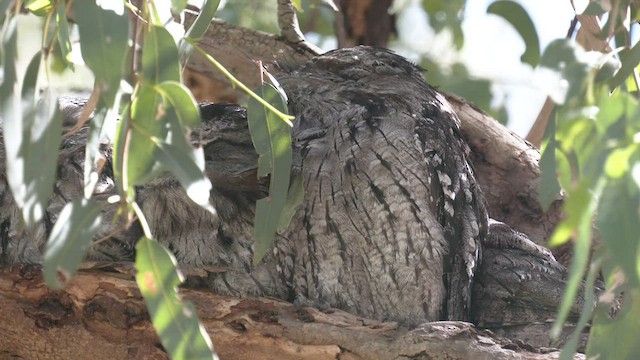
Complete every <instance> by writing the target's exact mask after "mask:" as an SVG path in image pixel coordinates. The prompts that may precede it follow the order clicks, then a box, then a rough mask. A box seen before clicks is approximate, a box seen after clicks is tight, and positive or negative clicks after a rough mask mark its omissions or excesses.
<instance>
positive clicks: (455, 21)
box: [421, 0, 465, 50]
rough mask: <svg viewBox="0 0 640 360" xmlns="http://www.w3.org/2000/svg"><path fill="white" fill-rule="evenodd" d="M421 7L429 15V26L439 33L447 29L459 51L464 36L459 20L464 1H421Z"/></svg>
mask: <svg viewBox="0 0 640 360" xmlns="http://www.w3.org/2000/svg"><path fill="white" fill-rule="evenodd" d="M421 2H422V6H423V7H424V9H425V11H426V12H427V14H428V15H429V24H431V27H432V28H433V29H434V30H435V31H436V32H440V31H442V30H444V29H449V30H450V31H451V33H452V35H453V42H454V45H455V46H456V48H457V49H458V50H459V49H461V48H462V45H464V34H463V32H462V26H461V24H462V21H461V19H460V17H461V14H462V12H463V8H464V4H465V1H464V0H422V1H421Z"/></svg>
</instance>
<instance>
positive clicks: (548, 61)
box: [535, 39, 591, 104]
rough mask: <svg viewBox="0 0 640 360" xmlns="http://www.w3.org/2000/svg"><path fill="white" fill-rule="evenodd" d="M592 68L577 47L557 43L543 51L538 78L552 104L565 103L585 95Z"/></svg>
mask: <svg viewBox="0 0 640 360" xmlns="http://www.w3.org/2000/svg"><path fill="white" fill-rule="evenodd" d="M590 67H591V64H590V63H589V59H588V58H587V57H586V56H585V52H584V50H583V49H582V48H581V47H580V46H579V45H578V44H576V43H575V42H573V41H571V40H566V39H561V40H554V41H552V42H551V43H550V44H549V45H547V48H546V49H545V50H544V53H543V54H542V57H541V58H540V64H539V66H538V68H537V69H536V74H535V75H536V77H537V80H538V83H539V84H540V85H541V86H544V90H545V91H546V92H547V93H548V94H549V96H550V97H551V98H552V99H553V101H555V102H556V103H557V104H564V103H566V102H568V101H569V100H571V99H573V98H575V97H577V96H580V95H581V94H582V90H583V89H584V86H585V84H586V78H587V74H588V73H589V69H590Z"/></svg>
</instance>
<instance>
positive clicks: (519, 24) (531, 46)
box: [487, 0, 540, 66]
mask: <svg viewBox="0 0 640 360" xmlns="http://www.w3.org/2000/svg"><path fill="white" fill-rule="evenodd" d="M487 13H489V14H494V15H498V16H500V17H502V18H503V19H505V20H507V21H508V22H509V23H510V24H511V26H513V27H514V28H515V29H516V31H517V32H518V34H520V37H522V40H523V41H524V44H525V51H524V53H523V54H522V56H521V57H520V60H522V62H523V63H527V64H529V65H531V66H536V65H537V64H538V61H540V41H539V40H538V32H537V31H536V27H535V25H534V24H533V21H531V18H530V17H529V13H528V12H527V11H526V10H525V9H524V8H523V7H522V5H520V4H518V3H517V2H515V1H510V0H500V1H496V2H494V3H492V4H491V5H490V6H489V8H488V9H487Z"/></svg>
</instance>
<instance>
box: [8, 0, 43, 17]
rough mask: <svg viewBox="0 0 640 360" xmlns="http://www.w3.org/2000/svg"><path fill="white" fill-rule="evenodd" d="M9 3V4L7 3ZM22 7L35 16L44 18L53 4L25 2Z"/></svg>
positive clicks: (35, 0)
mask: <svg viewBox="0 0 640 360" xmlns="http://www.w3.org/2000/svg"><path fill="white" fill-rule="evenodd" d="M9 3H11V2H10V1H9ZM23 6H24V7H25V8H26V9H27V10H29V11H31V12H32V13H34V14H35V15H38V16H45V15H47V14H48V13H49V11H50V10H51V8H52V7H53V4H52V3H51V0H26V1H25V2H24V5H23Z"/></svg>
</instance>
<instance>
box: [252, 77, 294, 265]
mask: <svg viewBox="0 0 640 360" xmlns="http://www.w3.org/2000/svg"><path fill="white" fill-rule="evenodd" d="M256 93H257V94H258V95H259V96H260V97H262V98H263V99H265V100H266V101H267V102H268V103H270V104H271V105H272V106H274V107H275V108H277V109H278V110H280V111H282V112H286V108H287V107H286V105H285V102H284V100H283V97H282V96H281V94H280V93H279V92H278V91H277V90H276V88H274V87H273V86H272V85H269V84H264V85H262V86H261V87H260V88H258V89H257V90H256ZM247 108H248V109H247V114H248V121H249V131H250V132H251V139H252V141H253V144H254V146H255V148H256V151H257V153H258V155H259V157H258V176H267V175H268V174H271V182H270V184H269V196H268V197H267V198H265V199H260V200H258V202H257V203H256V217H255V236H256V246H255V252H254V254H253V260H254V263H258V262H259V261H260V260H261V259H262V257H263V256H264V255H265V254H266V253H267V251H268V250H269V248H270V247H271V243H272V241H273V237H274V236H275V234H276V231H277V229H278V224H279V222H280V217H281V216H282V215H281V214H282V211H283V210H284V208H285V206H286V204H287V194H288V192H289V176H290V175H289V174H290V170H291V162H292V152H291V133H290V128H289V126H287V124H286V123H285V122H284V121H282V120H281V119H280V118H279V117H278V116H277V115H275V114H274V113H273V112H271V111H269V110H268V109H266V108H265V107H264V106H263V105H262V104H261V103H259V102H258V101H256V100H254V99H253V98H251V99H250V100H249V105H248V107H247Z"/></svg>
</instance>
